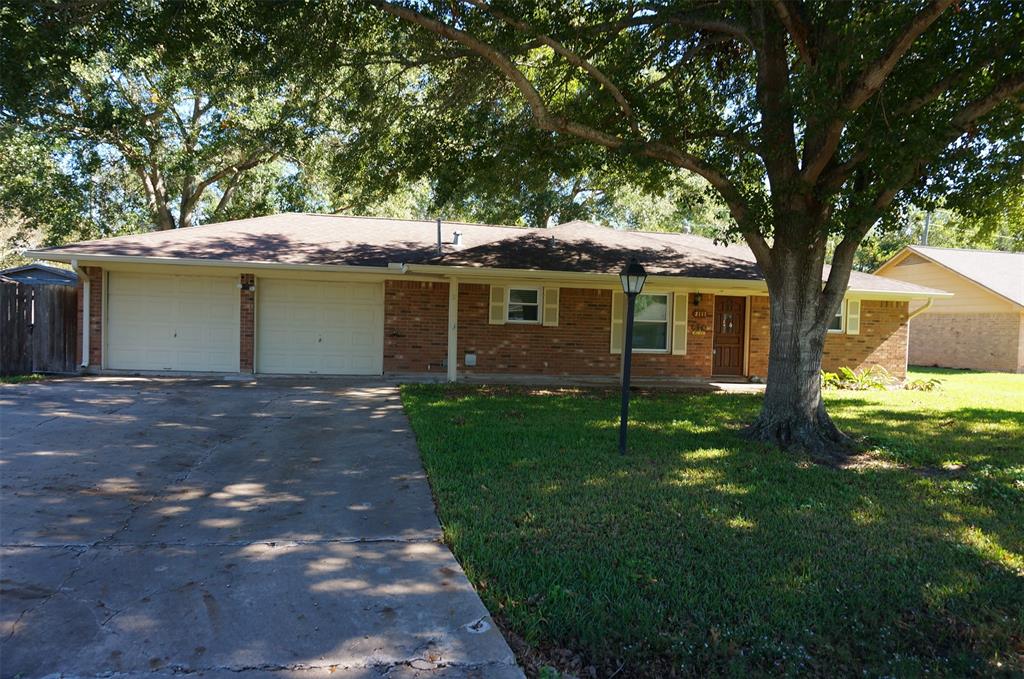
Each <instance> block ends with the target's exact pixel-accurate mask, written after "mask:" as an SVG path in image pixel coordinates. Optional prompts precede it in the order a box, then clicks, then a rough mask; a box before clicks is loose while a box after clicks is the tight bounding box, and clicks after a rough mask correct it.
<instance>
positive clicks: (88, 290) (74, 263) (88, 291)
mask: <svg viewBox="0 0 1024 679" xmlns="http://www.w3.org/2000/svg"><path fill="white" fill-rule="evenodd" d="M26 254H28V253H26ZM71 268H72V269H74V270H75V273H76V274H78V280H80V281H82V361H81V363H80V365H81V367H83V368H88V367H89V334H90V333H89V321H90V313H89V312H90V309H89V298H90V297H92V279H90V278H89V274H87V273H86V272H85V269H83V268H82V267H80V266H78V260H77V259H72V260H71Z"/></svg>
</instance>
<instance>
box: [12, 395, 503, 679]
mask: <svg viewBox="0 0 1024 679" xmlns="http://www.w3.org/2000/svg"><path fill="white" fill-rule="evenodd" d="M0 418H2V419H0V436H2V438H0V452H2V455H0V482H2V494H0V541H2V552H0V554H2V561H0V569H2V573H0V575H2V594H3V596H2V598H0V673H2V675H3V676H5V677H17V676H23V677H37V676H45V675H49V674H55V673H57V674H63V675H65V676H94V675H109V674H111V673H118V674H122V673H123V674H125V675H129V676H134V675H143V674H145V675H153V676H161V675H165V674H166V675H170V674H175V673H196V674H199V675H202V676H224V677H228V676H230V677H237V676H239V673H240V672H241V673H242V674H244V675H252V676H267V677H270V676H283V675H284V676H287V675H295V676H302V677H308V676H318V675H321V674H322V675H330V676H333V677H340V678H344V679H348V678H349V677H380V676H390V677H406V676H446V677H447V676H453V677H463V676H479V677H519V676H522V673H521V672H520V671H519V669H518V668H517V667H516V665H515V660H514V657H513V654H512V652H511V651H510V650H509V647H508V645H507V644H506V643H505V641H504V639H503V638H502V636H501V634H500V633H499V632H498V631H497V630H496V629H495V627H494V625H493V624H492V623H491V620H490V617H489V616H488V614H487V610H486V609H485V608H484V606H483V604H482V603H481V602H480V599H479V598H478V597H477V595H476V593H475V592H474V591H473V589H472V587H471V586H470V585H469V582H468V581H467V580H466V577H465V575H464V574H463V572H462V569H461V568H460V567H459V565H458V563H457V562H456V561H455V559H454V558H453V557H452V555H451V553H450V552H449V550H448V548H447V547H445V546H444V545H443V544H441V543H440V542H439V539H440V535H441V530H440V526H439V524H438V521H437V517H436V516H435V514H434V506H433V502H432V500H431V496H430V489H429V487H428V485H427V481H426V478H425V475H424V473H423V468H422V465H421V463H420V459H419V454H418V452H417V450H416V445H415V441H414V440H413V437H412V434H411V432H410V429H409V423H408V421H407V420H406V417H405V414H404V413H403V411H402V407H401V403H400V401H399V398H398V392H397V389H396V388H394V387H393V386H389V385H385V384H379V385H374V384H363V385H361V386H356V385H354V384H351V383H345V382H342V381H332V380H320V379H313V380H304V381H298V380H284V379H273V380H263V381H260V382H259V383H253V382H241V381H230V380H225V381H210V380H184V379H182V380H170V379H147V378H81V379H67V380H59V381H51V382H42V383H37V384H24V385H6V386H2V387H0Z"/></svg>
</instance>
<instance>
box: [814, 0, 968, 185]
mask: <svg viewBox="0 0 1024 679" xmlns="http://www.w3.org/2000/svg"><path fill="white" fill-rule="evenodd" d="M953 1H954V0H932V2H931V3H929V4H928V6H927V7H925V8H924V9H923V10H921V11H920V12H918V14H917V15H916V16H914V18H913V19H912V20H911V21H910V23H909V24H907V26H906V27H905V28H904V29H903V31H902V32H901V33H900V34H899V36H897V38H896V39H895V40H894V41H893V42H892V44H891V45H890V46H889V48H888V49H887V50H886V51H885V52H884V53H883V54H882V56H881V57H879V58H878V59H876V60H875V61H874V62H872V63H871V65H869V66H868V67H867V68H866V69H864V71H862V72H861V74H860V77H858V78H857V80H856V81H855V82H854V83H853V85H852V86H851V87H850V88H848V89H847V92H846V94H845V96H844V97H843V101H842V103H841V104H840V105H839V110H838V111H837V113H836V115H835V116H833V117H832V119H831V120H830V121H829V122H828V123H827V124H826V125H825V129H824V131H823V132H822V133H821V134H820V135H818V138H819V139H820V142H819V143H818V144H817V149H816V151H815V152H814V153H813V154H811V155H810V160H809V161H808V162H807V163H806V164H805V166H804V171H803V174H802V178H803V180H804V181H805V182H807V183H808V184H813V183H815V182H816V181H817V180H818V177H819V176H820V175H821V173H822V172H823V171H824V170H825V168H826V167H827V166H828V164H829V162H830V161H831V160H832V156H833V155H834V154H835V152H836V149H837V148H838V147H839V140H840V139H841V138H842V135H843V130H844V129H845V128H846V119H847V117H848V116H849V114H850V113H853V112H854V111H856V110H857V109H858V108H860V107H861V105H862V104H864V102H866V101H867V100H868V99H870V98H871V97H872V96H874V95H875V93H877V92H878V90H880V89H881V88H882V85H883V84H884V83H885V80H886V78H888V77H889V74H890V73H892V71H893V69H895V68H896V65H897V64H898V63H899V61H900V59H901V58H902V57H903V55H904V54H906V53H907V51H908V50H910V48H911V46H912V45H913V44H914V41H916V40H917V38H918V36H920V35H921V34H922V33H924V32H925V31H926V30H928V28H929V27H930V26H931V25H932V24H933V23H935V21H936V20H937V19H938V18H939V17H940V16H941V15H942V13H943V12H945V11H946V9H947V8H948V7H949V6H950V5H951V4H953Z"/></svg>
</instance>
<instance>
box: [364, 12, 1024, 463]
mask: <svg viewBox="0 0 1024 679" xmlns="http://www.w3.org/2000/svg"><path fill="white" fill-rule="evenodd" d="M370 4H372V5H374V6H376V7H377V8H378V9H379V10H380V11H381V12H384V13H386V14H388V15H390V16H393V17H395V18H396V19H398V20H399V21H400V22H401V25H402V26H405V27H406V29H407V30H406V31H405V32H404V33H403V31H402V29H397V30H398V31H399V33H403V35H404V36H405V39H404V42H400V44H402V45H404V47H403V49H405V50H407V53H408V54H409V58H410V59H413V60H417V61H421V62H424V63H445V64H446V68H461V69H466V70H469V71H475V72H477V73H479V74H480V77H485V75H484V74H485V73H487V72H489V73H493V74H497V75H499V76H500V77H501V78H502V79H503V80H504V82H505V83H507V84H508V85H510V86H511V87H512V88H514V90H515V91H516V92H517V93H518V95H519V96H520V97H521V102H522V105H523V108H524V110H525V111H527V112H528V114H529V116H530V117H531V118H532V120H533V122H534V124H535V125H536V126H537V127H539V128H540V129H542V130H546V131H549V132H552V133H554V134H557V135H559V136H560V137H562V138H574V139H578V140H583V141H585V142H588V143H590V144H593V145H596V146H598V147H603V148H605V149H608V150H609V151H612V152H614V153H616V154H625V155H628V156H630V157H635V158H641V159H645V160H647V161H650V162H653V163H657V164H663V165H665V166H669V167H672V168H681V169H684V170H688V171H690V172H693V173H696V174H698V175H700V176H701V177H703V178H704V179H706V180H707V181H708V182H709V183H710V184H711V185H712V186H713V187H714V188H715V189H716V190H717V192H718V193H719V194H720V195H721V198H722V200H724V202H725V203H726V204H727V205H728V207H729V211H730V214H731V216H732V219H733V221H734V225H733V232H734V233H735V234H738V236H740V237H742V238H743V239H744V240H745V241H746V243H747V244H748V245H749V246H750V248H751V250H752V251H753V253H754V255H755V256H756V258H757V261H758V263H759V265H760V267H761V269H762V271H763V273H764V276H765V279H766V282H767V285H768V290H769V293H770V297H771V350H770V367H769V372H768V387H767V391H766V394H765V398H764V403H763V407H762V410H761V413H760V415H759V417H758V419H757V421H756V422H755V423H753V424H752V425H751V427H750V428H749V433H750V435H751V436H752V437H753V438H755V439H759V440H764V441H767V442H771V443H773V444H777V445H780V446H783V447H801V448H804V449H807V450H809V451H811V452H812V453H814V454H817V455H819V456H834V455H842V454H844V453H845V452H847V451H849V450H851V449H852V447H853V446H852V442H851V441H850V440H849V439H848V438H847V437H846V436H845V435H844V434H843V433H842V432H840V431H839V429H838V428H837V427H836V426H835V425H834V424H833V422H832V420H831V419H830V417H829V416H828V414H827V412H826V410H825V406H824V403H823V402H822V398H821V388H820V381H819V371H820V367H821V358H822V349H823V346H824V342H825V336H826V327H827V325H828V323H829V321H830V319H831V318H832V317H833V316H834V315H835V313H836V312H837V310H838V309H839V306H840V304H841V302H842V298H843V295H844V293H845V291H846V289H847V286H848V282H849V277H850V272H851V268H852V265H853V261H854V254H855V252H856V250H857V248H858V246H859V245H860V243H861V241H862V240H863V239H864V237H865V235H866V234H867V233H868V231H869V230H870V229H871V228H872V226H873V225H876V224H878V223H880V222H881V221H883V220H884V219H885V217H886V216H887V215H888V214H890V213H891V211H892V210H893V209H894V208H895V207H896V206H898V205H900V204H901V203H905V202H907V201H910V200H913V199H925V198H926V197H929V196H934V195H943V196H944V197H945V199H946V201H947V203H948V204H951V205H955V204H957V201H961V203H963V202H966V201H970V200H972V199H976V198H977V197H978V196H980V195H984V194H985V193H986V192H988V191H991V190H992V189H993V187H996V186H1005V185H1006V183H1017V184H1019V183H1020V181H1021V167H1022V153H1021V151H1022V136H1024V135H1022V128H1024V106H1022V103H1021V96H1022V92H1024V53H1022V47H1021V45H1022V42H1024V40H1022V38H1024V11H1022V8H1021V6H1020V5H1019V4H1018V3H1015V2H1012V1H1010V0H1003V1H998V0H990V1H987V2H966V1H964V2H959V3H954V2H953V0H931V1H929V2H901V3H880V2H873V1H872V2H805V1H802V0H771V1H769V0H758V1H745V0H736V1H732V2H727V1H719V2H715V1H709V0H675V1H672V0H660V1H655V2H644V3H634V2H609V1H602V2H588V3H562V2H547V1H543V0H540V1H538V0H521V1H520V0H495V1H494V2H490V1H488V0H455V1H452V2H449V1H447V0H445V1H443V2H441V1H439V2H399V1H396V2H388V1H386V0H371V3H370Z"/></svg>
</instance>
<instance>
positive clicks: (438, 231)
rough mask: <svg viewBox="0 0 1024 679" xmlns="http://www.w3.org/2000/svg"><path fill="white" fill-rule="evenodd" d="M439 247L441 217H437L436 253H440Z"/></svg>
mask: <svg viewBox="0 0 1024 679" xmlns="http://www.w3.org/2000/svg"><path fill="white" fill-rule="evenodd" d="M442 252H443V251H442V249H441V218H440V217H438V218H437V254H439V255H440V254H442Z"/></svg>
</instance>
